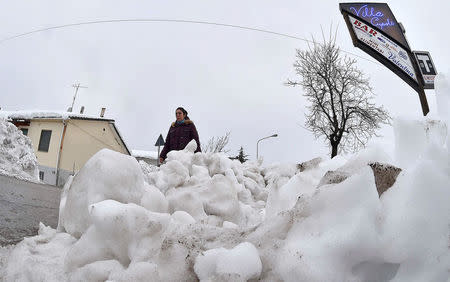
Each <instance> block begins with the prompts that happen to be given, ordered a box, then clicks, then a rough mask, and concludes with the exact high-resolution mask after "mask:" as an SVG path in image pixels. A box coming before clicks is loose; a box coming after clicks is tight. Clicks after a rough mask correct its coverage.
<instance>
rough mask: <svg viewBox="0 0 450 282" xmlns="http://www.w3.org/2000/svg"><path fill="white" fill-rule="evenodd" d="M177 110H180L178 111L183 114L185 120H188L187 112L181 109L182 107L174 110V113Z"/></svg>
mask: <svg viewBox="0 0 450 282" xmlns="http://www.w3.org/2000/svg"><path fill="white" fill-rule="evenodd" d="M177 110H180V111H182V112H183V114H184V115H185V118H184V119H185V120H188V119H189V117H188V112H187V111H186V110H185V109H184V108H183V107H178V108H177V109H176V110H175V112H176V111H177Z"/></svg>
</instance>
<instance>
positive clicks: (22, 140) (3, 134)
mask: <svg viewBox="0 0 450 282" xmlns="http://www.w3.org/2000/svg"><path fill="white" fill-rule="evenodd" d="M0 174H3V175H7V176H12V177H16V178H19V179H24V180H28V181H33V182H39V171H38V164H37V160H36V156H35V155H34V152H33V148H32V145H31V140H30V138H28V137H27V136H25V135H23V134H22V131H20V130H19V129H18V128H17V127H16V126H15V125H13V124H12V123H9V122H8V121H7V120H5V119H3V118H0Z"/></svg>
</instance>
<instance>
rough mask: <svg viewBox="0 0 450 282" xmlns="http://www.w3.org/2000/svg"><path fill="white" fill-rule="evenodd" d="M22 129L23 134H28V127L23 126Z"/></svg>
mask: <svg viewBox="0 0 450 282" xmlns="http://www.w3.org/2000/svg"><path fill="white" fill-rule="evenodd" d="M20 130H22V133H23V135H25V136H27V135H28V128H21V129H20Z"/></svg>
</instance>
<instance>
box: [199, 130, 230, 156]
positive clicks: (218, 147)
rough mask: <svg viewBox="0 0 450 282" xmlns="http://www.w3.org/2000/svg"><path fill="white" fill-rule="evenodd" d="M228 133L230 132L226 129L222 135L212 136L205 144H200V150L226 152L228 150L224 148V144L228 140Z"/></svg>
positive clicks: (225, 144) (226, 143)
mask: <svg viewBox="0 0 450 282" xmlns="http://www.w3.org/2000/svg"><path fill="white" fill-rule="evenodd" d="M230 134H231V132H230V131H228V132H227V133H225V135H223V136H219V137H212V138H210V139H209V140H208V143H206V145H202V152H204V153H208V152H211V153H219V152H224V153H228V152H229V150H225V146H227V145H228V142H230Z"/></svg>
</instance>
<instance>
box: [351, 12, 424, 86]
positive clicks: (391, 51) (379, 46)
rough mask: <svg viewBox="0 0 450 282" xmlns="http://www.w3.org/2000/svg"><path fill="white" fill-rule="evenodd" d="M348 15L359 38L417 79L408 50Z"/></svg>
mask: <svg viewBox="0 0 450 282" xmlns="http://www.w3.org/2000/svg"><path fill="white" fill-rule="evenodd" d="M348 17H349V19H350V22H351V23H352V27H353V31H354V32H355V34H356V37H357V38H358V39H359V40H361V41H362V42H363V43H364V44H366V45H367V46H369V47H370V48H372V49H373V50H375V51H377V52H378V53H380V54H381V55H383V56H384V57H385V58H386V59H388V60H389V61H390V62H391V63H393V64H394V65H396V66H397V67H398V68H399V69H401V70H402V71H403V72H405V73H406V74H407V75H409V76H410V77H411V78H412V79H414V80H415V81H417V77H416V73H415V71H414V67H413V65H412V63H411V60H410V58H409V56H408V52H407V51H406V50H405V49H404V48H403V47H401V46H400V45H399V44H397V43H395V42H394V41H392V40H391V39H389V38H388V37H387V36H385V35H383V34H382V33H380V32H377V31H376V30H374V29H372V28H371V27H369V26H368V25H366V24H364V23H362V22H361V21H359V20H357V19H355V18H354V17H352V16H350V15H349V16H348Z"/></svg>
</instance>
